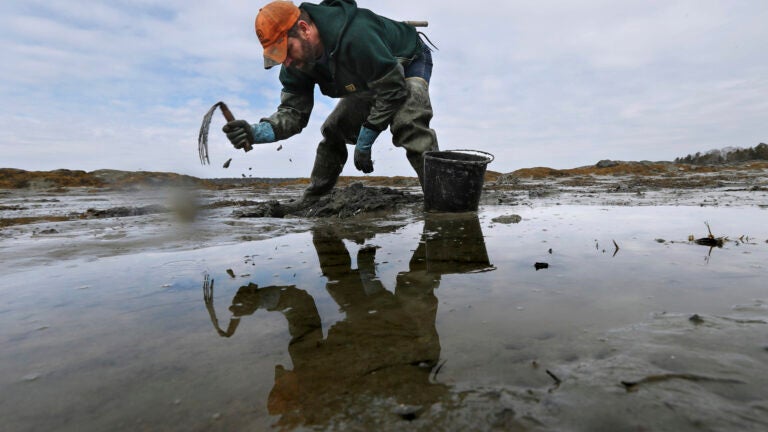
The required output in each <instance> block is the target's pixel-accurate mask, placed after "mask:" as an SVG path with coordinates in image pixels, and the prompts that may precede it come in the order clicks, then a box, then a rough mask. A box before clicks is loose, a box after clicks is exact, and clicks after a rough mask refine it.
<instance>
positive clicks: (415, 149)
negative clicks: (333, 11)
mask: <svg viewBox="0 0 768 432" xmlns="http://www.w3.org/2000/svg"><path fill="white" fill-rule="evenodd" d="M431 75H432V55H431V52H430V51H429V48H427V47H426V46H425V47H424V49H423V54H422V55H420V56H419V57H417V58H416V59H415V60H414V61H413V62H411V64H410V65H409V66H407V67H406V68H405V77H406V78H405V85H406V89H407V90H408V96H407V98H406V100H405V102H404V103H403V105H402V106H401V107H400V109H399V110H398V111H397V112H396V113H395V115H394V117H393V118H392V122H391V124H390V126H389V128H390V131H391V132H392V143H393V144H394V145H395V146H396V147H403V148H404V149H405V154H406V157H407V158H408V162H410V164H411V166H412V167H413V170H414V171H415V172H416V175H417V176H418V178H419V184H420V185H421V187H422V190H423V189H424V152H427V151H437V150H439V147H438V145H437V134H436V133H435V131H434V130H433V129H432V128H430V127H429V122H430V120H432V103H431V102H430V99H429V80H430V77H431ZM372 103H373V99H372V98H371V97H370V95H367V96H362V95H361V96H348V97H345V98H342V99H341V100H340V101H339V103H338V104H337V105H336V107H335V108H334V109H333V111H332V112H331V114H330V115H329V116H328V118H327V119H326V120H325V122H324V123H323V126H322V128H321V129H320V132H321V133H322V135H323V139H322V141H320V144H319V145H318V146H317V153H316V155H315V165H314V167H313V168H312V174H311V178H310V180H311V183H310V185H309V187H308V188H307V189H306V191H304V197H303V199H304V200H311V199H316V198H318V197H320V196H322V195H325V194H327V193H328V192H330V191H331V189H333V187H334V186H335V185H336V181H337V180H338V179H339V175H341V171H342V170H343V169H344V164H345V163H346V162H347V156H348V153H347V147H346V144H353V145H354V144H355V143H356V142H357V134H358V132H359V131H360V126H362V124H363V122H364V121H365V120H366V119H367V118H368V114H369V113H370V111H371V106H372Z"/></svg>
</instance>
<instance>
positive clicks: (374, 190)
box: [234, 183, 422, 219]
mask: <svg viewBox="0 0 768 432" xmlns="http://www.w3.org/2000/svg"><path fill="white" fill-rule="evenodd" d="M421 202H422V196H421V195H414V194H410V193H407V192H404V191H401V190H395V189H391V188H388V187H366V186H363V184H362V183H353V184H352V185H350V186H348V187H346V188H343V189H334V190H333V191H332V192H331V193H330V194H328V195H324V196H322V197H320V198H319V199H317V200H311V201H309V200H298V201H289V202H282V203H281V202H279V201H277V200H270V201H265V202H262V203H258V204H257V205H255V206H253V207H251V208H248V209H246V210H238V211H236V212H234V216H235V217H241V218H259V217H273V218H284V217H286V216H294V217H309V218H328V217H337V218H341V219H346V218H350V217H353V216H356V215H359V214H366V213H379V212H392V211H395V210H398V209H400V208H401V207H402V206H404V205H411V204H416V203H421Z"/></svg>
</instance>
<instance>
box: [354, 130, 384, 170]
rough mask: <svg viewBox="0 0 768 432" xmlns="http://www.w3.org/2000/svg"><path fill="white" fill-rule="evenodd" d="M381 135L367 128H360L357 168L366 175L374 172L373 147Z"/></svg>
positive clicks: (356, 152)
mask: <svg viewBox="0 0 768 432" xmlns="http://www.w3.org/2000/svg"><path fill="white" fill-rule="evenodd" d="M379 133H381V132H377V131H375V130H373V129H369V128H367V127H365V126H363V127H361V128H360V133H359V134H357V144H355V168H357V169H358V170H360V171H362V172H364V173H365V174H368V173H372V172H373V161H372V160H371V146H373V142H374V141H376V138H377V137H378V136H379Z"/></svg>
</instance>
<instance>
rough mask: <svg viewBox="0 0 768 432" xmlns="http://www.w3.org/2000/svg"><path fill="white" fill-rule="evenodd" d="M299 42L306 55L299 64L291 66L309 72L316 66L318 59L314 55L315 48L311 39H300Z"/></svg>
mask: <svg viewBox="0 0 768 432" xmlns="http://www.w3.org/2000/svg"><path fill="white" fill-rule="evenodd" d="M299 43H300V44H301V51H302V52H303V53H304V57H303V58H302V59H301V60H300V64H299V65H297V66H291V67H293V68H295V69H298V70H300V71H302V72H305V73H308V72H310V71H312V69H314V68H315V60H316V59H315V55H314V50H313V49H312V45H310V43H309V41H308V40H306V39H299Z"/></svg>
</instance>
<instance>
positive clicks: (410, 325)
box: [205, 216, 484, 427]
mask: <svg viewBox="0 0 768 432" xmlns="http://www.w3.org/2000/svg"><path fill="white" fill-rule="evenodd" d="M475 221H476V216H475ZM478 226H479V225H478ZM343 237H348V236H342V235H340V234H338V233H337V232H336V231H335V229H334V227H332V226H326V227H317V228H315V229H314V230H313V238H312V240H313V244H314V246H315V249H316V250H317V254H318V258H319V261H320V267H321V270H322V273H323V275H324V276H325V277H326V278H327V279H328V283H327V285H326V289H327V290H328V292H329V294H330V295H331V297H332V298H333V299H334V301H335V302H336V303H337V304H338V305H339V307H340V309H341V310H342V311H344V312H345V315H346V316H345V319H344V320H343V321H340V322H337V323H336V324H334V325H333V326H332V327H331V328H330V329H329V330H328V336H327V338H325V339H323V335H322V330H321V320H320V316H319V314H318V312H317V308H316V307H315V303H314V300H313V299H312V297H311V296H310V295H309V294H307V293H306V292H305V291H304V290H301V289H298V288H296V287H294V286H287V287H276V286H272V287H266V288H258V287H257V286H256V285H255V284H249V285H247V286H243V287H241V288H240V290H239V291H238V293H237V295H236V296H235V298H234V299H233V300H232V303H233V306H232V307H230V310H231V311H232V313H233V314H234V318H233V321H231V322H230V325H229V327H228V329H227V330H226V331H224V330H221V329H220V328H219V326H218V322H217V321H216V318H215V312H214V310H213V303H212V292H211V290H208V289H207V290H206V295H205V300H206V306H208V310H209V312H210V313H211V319H212V320H213V322H214V326H215V327H216V329H217V331H218V332H219V334H220V335H221V336H225V337H229V336H232V335H233V334H234V331H235V329H236V328H237V322H239V318H240V317H241V316H243V315H249V314H252V313H253V312H254V311H255V310H256V309H258V308H265V309H267V310H270V311H280V312H282V313H283V314H284V315H285V317H286V318H287V320H288V325H289V332H290V335H291V342H290V343H289V346H288V351H289V354H290V356H291V360H292V362H293V370H287V369H285V368H284V367H283V366H281V365H278V366H276V367H275V385H274V387H273V388H272V391H271V392H270V395H269V400H268V409H269V412H270V414H273V415H278V414H279V415H281V419H280V421H279V422H278V424H279V425H280V426H283V427H295V426H299V425H303V424H305V425H323V424H327V423H328V421H330V420H331V419H332V418H333V417H334V416H335V415H337V414H340V413H345V412H346V413H352V412H354V411H355V410H356V409H358V408H362V409H365V407H367V406H368V405H369V404H370V403H371V402H373V401H374V400H382V399H389V400H390V401H393V402H395V403H398V404H403V405H406V406H411V407H416V408H415V414H418V413H419V412H421V410H422V409H426V408H427V407H429V406H431V405H432V404H434V403H435V402H437V401H439V400H441V399H442V398H443V397H444V396H445V395H446V392H447V389H448V388H447V387H446V386H445V385H442V384H437V383H432V382H430V380H429V377H430V374H431V372H432V371H433V370H435V366H436V365H437V362H438V359H439V357H440V341H439V338H438V334H437V329H436V327H435V318H436V314H437V298H436V297H435V295H434V290H435V289H436V288H438V286H439V283H440V274H439V273H432V272H430V271H428V269H427V265H428V262H427V259H426V258H427V252H426V248H427V247H428V245H426V244H425V242H422V243H420V244H419V247H418V248H417V250H416V251H415V253H414V255H413V257H412V258H411V262H410V264H409V270H408V271H407V272H401V273H400V274H398V275H397V283H396V287H395V291H394V293H392V292H390V291H388V290H386V289H385V288H384V286H383V285H382V284H381V282H380V281H378V280H377V279H376V269H375V262H374V261H375V254H376V248H375V247H364V248H362V249H360V251H359V252H358V255H357V263H358V268H357V269H352V266H351V263H352V261H351V258H350V255H349V252H348V251H347V249H346V246H345V245H344V242H343V241H342V238H343ZM481 239H482V237H481ZM426 243H429V242H428V241H427V242H426ZM483 252H484V251H483ZM411 414H414V413H411ZM393 415H394V414H393Z"/></svg>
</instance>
